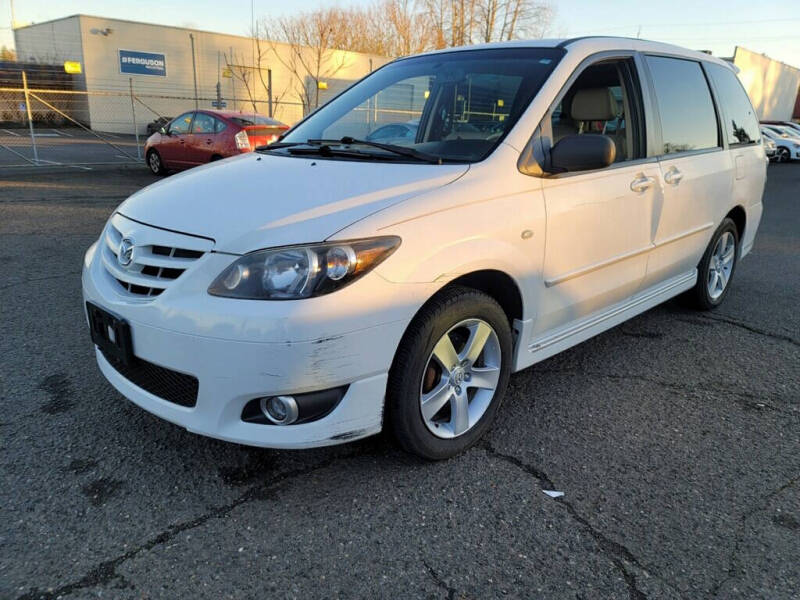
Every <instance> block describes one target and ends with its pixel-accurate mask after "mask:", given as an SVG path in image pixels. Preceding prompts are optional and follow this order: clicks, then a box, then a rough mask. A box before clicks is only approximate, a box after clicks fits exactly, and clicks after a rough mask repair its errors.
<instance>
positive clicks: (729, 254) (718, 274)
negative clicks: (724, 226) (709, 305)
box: [707, 231, 736, 300]
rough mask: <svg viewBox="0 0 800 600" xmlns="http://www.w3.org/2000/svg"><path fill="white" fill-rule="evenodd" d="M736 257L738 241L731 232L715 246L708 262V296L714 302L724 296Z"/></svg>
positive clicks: (722, 237)
mask: <svg viewBox="0 0 800 600" xmlns="http://www.w3.org/2000/svg"><path fill="white" fill-rule="evenodd" d="M735 255H736V239H735V238H734V237H733V234H732V233H731V232H730V231H726V232H725V233H723V234H722V235H721V236H720V237H719V239H718V240H717V243H716V245H715V246H714V251H713V252H712V253H711V258H710V259H709V261H708V279H707V285H708V295H709V297H710V298H711V299H712V300H716V299H717V298H719V297H720V296H722V294H723V292H724V291H725V288H726V287H727V285H728V280H730V278H731V272H732V271H733V259H734V257H735Z"/></svg>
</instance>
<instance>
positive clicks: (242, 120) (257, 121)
mask: <svg viewBox="0 0 800 600" xmlns="http://www.w3.org/2000/svg"><path fill="white" fill-rule="evenodd" d="M229 118H230V120H231V121H233V122H234V123H236V124H237V125H241V126H242V127H250V126H251V125H267V126H277V125H280V122H279V121H276V120H275V119H270V118H269V117H262V116H261V115H246V116H241V117H229Z"/></svg>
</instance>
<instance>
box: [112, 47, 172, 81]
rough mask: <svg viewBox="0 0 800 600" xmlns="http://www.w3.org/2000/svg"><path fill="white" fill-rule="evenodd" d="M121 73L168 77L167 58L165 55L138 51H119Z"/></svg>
mask: <svg viewBox="0 0 800 600" xmlns="http://www.w3.org/2000/svg"><path fill="white" fill-rule="evenodd" d="M119 72H120V73H127V74H129V75H158V76H159V77H166V76H167V58H166V56H164V55H163V54H153V53H152V52H138V51H136V50H120V51H119Z"/></svg>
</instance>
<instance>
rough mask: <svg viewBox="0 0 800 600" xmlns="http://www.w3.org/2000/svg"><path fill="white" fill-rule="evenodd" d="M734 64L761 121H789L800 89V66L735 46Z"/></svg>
mask: <svg viewBox="0 0 800 600" xmlns="http://www.w3.org/2000/svg"><path fill="white" fill-rule="evenodd" d="M731 61H732V62H733V64H734V65H735V66H737V67H738V68H739V80H740V81H741V82H742V84H743V85H744V89H745V90H747V94H748V95H749V96H750V100H751V101H752V103H753V107H754V108H755V109H756V113H757V114H758V118H759V119H761V120H762V121H769V120H774V121H789V120H790V119H791V118H792V113H793V112H794V107H795V102H796V101H797V96H798V93H800V69H797V68H795V67H792V66H789V65H787V64H786V63H782V62H780V61H777V60H773V59H771V58H770V57H768V56H766V55H765V54H758V53H757V52H753V51H751V50H748V49H747V48H742V47H740V46H736V50H735V51H734V55H733V59H731Z"/></svg>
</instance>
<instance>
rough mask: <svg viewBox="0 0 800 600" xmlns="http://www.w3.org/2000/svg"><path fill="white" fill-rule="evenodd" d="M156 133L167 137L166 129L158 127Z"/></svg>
mask: <svg viewBox="0 0 800 600" xmlns="http://www.w3.org/2000/svg"><path fill="white" fill-rule="evenodd" d="M158 133H160V134H161V135H169V131H167V128H166V127H159V128H158Z"/></svg>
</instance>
